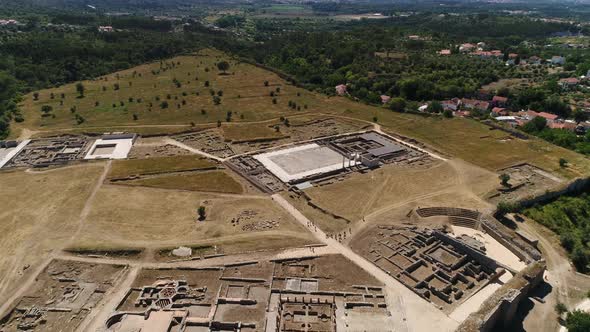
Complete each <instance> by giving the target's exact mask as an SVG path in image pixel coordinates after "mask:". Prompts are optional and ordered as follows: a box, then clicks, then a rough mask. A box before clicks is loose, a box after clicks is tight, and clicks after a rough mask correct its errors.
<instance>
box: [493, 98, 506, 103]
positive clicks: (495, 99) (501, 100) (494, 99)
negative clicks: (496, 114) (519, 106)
mask: <svg viewBox="0 0 590 332" xmlns="http://www.w3.org/2000/svg"><path fill="white" fill-rule="evenodd" d="M492 101H497V102H499V103H505V102H507V101H508V98H506V97H502V96H494V98H492Z"/></svg>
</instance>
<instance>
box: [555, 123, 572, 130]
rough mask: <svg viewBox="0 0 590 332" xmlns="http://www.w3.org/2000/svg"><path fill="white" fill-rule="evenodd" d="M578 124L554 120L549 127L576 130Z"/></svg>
mask: <svg viewBox="0 0 590 332" xmlns="http://www.w3.org/2000/svg"><path fill="white" fill-rule="evenodd" d="M576 127H577V126H576V124H575V123H571V122H552V123H550V124H549V128H551V129H568V130H574V129H576Z"/></svg>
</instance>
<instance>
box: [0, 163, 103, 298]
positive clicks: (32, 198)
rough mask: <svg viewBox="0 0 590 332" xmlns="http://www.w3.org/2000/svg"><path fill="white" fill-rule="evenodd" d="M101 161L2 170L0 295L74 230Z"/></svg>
mask: <svg viewBox="0 0 590 332" xmlns="http://www.w3.org/2000/svg"><path fill="white" fill-rule="evenodd" d="M102 165H103V164H102V163H100V164H88V165H83V166H72V167H66V168H59V169H54V170H50V171H45V172H39V173H28V172H24V171H12V172H2V173H0V202H2V203H0V205H1V206H2V209H1V210H0V248H1V250H2V255H0V300H2V299H5V297H8V296H10V294H11V293H12V292H13V291H14V290H15V288H16V284H15V282H16V281H17V280H18V279H19V278H21V276H22V275H23V274H24V275H28V274H29V273H31V272H32V271H33V270H34V269H35V267H36V266H37V264H39V263H40V262H41V261H43V260H45V259H46V258H47V256H48V255H49V253H50V252H51V251H52V250H54V249H57V250H59V249H61V248H62V246H63V245H64V243H67V242H68V241H69V240H70V239H71V237H72V235H73V234H75V232H76V230H77V229H78V227H79V225H80V213H81V211H82V209H83V207H84V204H85V202H86V200H87V199H88V197H89V196H90V192H91V191H92V188H93V187H94V185H95V183H96V182H97V180H98V178H99V176H100V174H101V172H102V171H103V167H102ZM27 266H30V268H26V267H27Z"/></svg>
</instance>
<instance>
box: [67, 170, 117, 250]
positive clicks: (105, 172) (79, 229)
mask: <svg viewBox="0 0 590 332" xmlns="http://www.w3.org/2000/svg"><path fill="white" fill-rule="evenodd" d="M112 163H113V161H112V160H109V161H107V162H106V163H105V166H104V170H103V172H102V174H101V175H100V177H99V178H98V181H97V182H96V184H95V185H94V188H93V189H92V192H91V193H90V196H89V197H88V199H87V200H86V203H84V208H82V212H80V218H79V219H78V227H77V229H76V232H74V233H73V234H72V237H71V238H70V241H69V242H70V243H71V242H73V241H74V240H76V239H77V238H78V237H79V236H80V233H81V232H82V229H83V228H84V223H85V222H86V218H87V217H88V214H89V213H90V209H92V203H93V202H94V198H95V197H96V194H97V193H98V191H99V190H100V187H102V184H103V183H104V181H105V179H106V178H107V175H108V174H109V171H110V170H111V165H112ZM66 247H67V246H64V247H63V248H61V249H62V250H63V249H64V248H66Z"/></svg>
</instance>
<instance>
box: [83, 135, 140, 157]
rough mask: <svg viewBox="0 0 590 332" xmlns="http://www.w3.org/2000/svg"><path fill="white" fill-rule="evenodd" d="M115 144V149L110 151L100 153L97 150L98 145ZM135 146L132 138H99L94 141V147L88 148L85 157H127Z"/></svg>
mask: <svg viewBox="0 0 590 332" xmlns="http://www.w3.org/2000/svg"><path fill="white" fill-rule="evenodd" d="M109 145H114V146H115V147H114V149H113V151H112V152H110V153H100V152H98V153H97V151H96V149H97V147H98V148H100V147H102V146H109ZM132 146H133V139H132V138H123V139H102V138H101V139H97V140H96V141H94V143H92V147H90V150H88V153H87V154H86V157H84V159H125V158H127V155H128V154H129V151H131V147H132Z"/></svg>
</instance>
